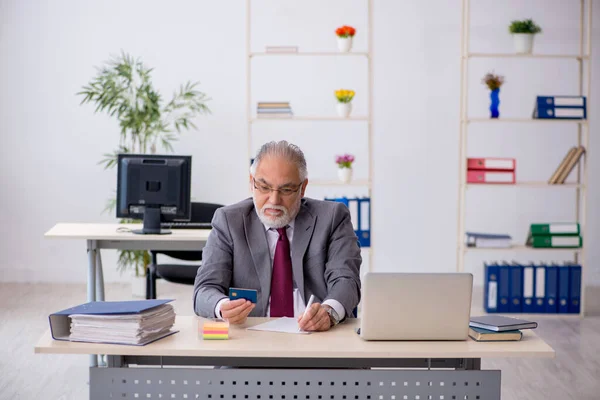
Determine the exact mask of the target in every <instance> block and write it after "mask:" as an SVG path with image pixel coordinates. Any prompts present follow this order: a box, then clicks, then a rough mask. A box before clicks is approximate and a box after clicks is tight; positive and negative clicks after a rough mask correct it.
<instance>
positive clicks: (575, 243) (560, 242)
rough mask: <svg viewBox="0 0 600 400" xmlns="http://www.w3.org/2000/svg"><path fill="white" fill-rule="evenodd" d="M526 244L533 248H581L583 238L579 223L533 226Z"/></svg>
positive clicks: (530, 228)
mask: <svg viewBox="0 0 600 400" xmlns="http://www.w3.org/2000/svg"><path fill="white" fill-rule="evenodd" d="M525 244H526V245H527V246H529V247H533V248H579V247H581V246H582V245H583V238H582V237H581V228H580V225H579V223H577V222H573V223H565V222H558V223H557V222H555V223H549V224H548V223H544V224H531V225H530V227H529V232H528V234H527V241H526V243H525Z"/></svg>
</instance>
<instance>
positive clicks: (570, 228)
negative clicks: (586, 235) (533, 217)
mask: <svg viewBox="0 0 600 400" xmlns="http://www.w3.org/2000/svg"><path fill="white" fill-rule="evenodd" d="M530 233H531V235H533V236H536V235H542V236H547V235H557V236H561V235H580V234H581V226H580V225H579V223H578V222H554V223H549V224H539V223H537V224H531V225H530Z"/></svg>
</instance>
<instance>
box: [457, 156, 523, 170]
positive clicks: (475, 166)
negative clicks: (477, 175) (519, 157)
mask: <svg viewBox="0 0 600 400" xmlns="http://www.w3.org/2000/svg"><path fill="white" fill-rule="evenodd" d="M516 164H517V162H516V160H515V159H514V158H497V157H488V158H467V169H468V170H485V171H514V170H515V169H516V167H517V165H516Z"/></svg>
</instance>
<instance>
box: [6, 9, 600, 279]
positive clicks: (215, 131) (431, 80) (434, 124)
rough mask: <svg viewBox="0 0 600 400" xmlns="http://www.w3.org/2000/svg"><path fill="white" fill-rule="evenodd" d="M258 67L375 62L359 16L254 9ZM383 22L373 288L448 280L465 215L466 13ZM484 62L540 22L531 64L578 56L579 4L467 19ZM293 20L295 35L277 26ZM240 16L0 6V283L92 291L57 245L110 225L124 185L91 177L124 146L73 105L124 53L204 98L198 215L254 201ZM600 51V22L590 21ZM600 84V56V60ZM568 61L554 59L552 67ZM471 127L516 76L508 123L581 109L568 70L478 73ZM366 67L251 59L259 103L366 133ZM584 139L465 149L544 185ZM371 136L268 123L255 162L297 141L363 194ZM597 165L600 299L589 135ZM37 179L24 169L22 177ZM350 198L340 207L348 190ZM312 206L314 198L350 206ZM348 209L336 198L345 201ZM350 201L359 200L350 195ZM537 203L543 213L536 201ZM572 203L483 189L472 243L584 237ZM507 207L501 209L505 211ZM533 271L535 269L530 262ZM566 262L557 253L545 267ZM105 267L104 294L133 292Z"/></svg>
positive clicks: (532, 132) (592, 245)
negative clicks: (486, 236)
mask: <svg viewBox="0 0 600 400" xmlns="http://www.w3.org/2000/svg"><path fill="white" fill-rule="evenodd" d="M252 3H253V11H252V18H253V22H254V25H253V26H254V28H255V29H254V30H253V32H252V34H253V40H252V47H253V49H254V50H255V51H260V49H261V48H262V47H263V46H264V45H266V44H273V45H275V44H297V45H299V46H300V48H301V49H305V50H315V51H335V38H334V36H333V30H334V29H335V27H337V26H339V25H342V24H350V25H353V26H355V27H356V28H357V30H358V35H357V37H356V42H355V50H357V51H360V50H364V49H366V46H367V41H366V29H367V18H366V14H365V10H366V8H365V1H363V0H352V1H341V0H336V1H328V2H327V3H324V2H322V1H316V0H312V1H303V2H292V1H287V2H281V1H275V0H269V1H267V0H260V1H259V0H253V1H252ZM374 3H375V7H374V12H375V17H374V22H375V24H374V35H375V39H374V83H375V86H374V120H375V123H374V189H373V212H374V215H373V229H374V231H373V243H374V250H375V252H374V265H373V268H374V270H376V271H417V270H423V271H453V270H454V269H455V263H456V224H457V219H456V212H457V205H458V201H457V200H458V191H457V190H458V189H457V180H458V164H457V163H458V127H459V105H458V102H459V75H460V74H459V72H460V59H459V45H460V29H459V27H460V2H447V1H443V0H433V1H428V2H418V1H413V2H407V1H402V2H399V1H391V0H389V1H383V0H376V1H375V2H374ZM473 3H476V4H473V5H472V13H473V14H472V19H471V21H472V34H473V41H472V43H471V46H472V49H473V51H496V52H507V51H511V41H510V40H511V39H510V36H509V35H508V34H507V28H506V27H507V25H508V23H509V21H510V20H512V19H516V18H526V17H532V18H534V19H535V20H536V21H538V22H539V23H540V24H541V25H542V27H543V29H544V33H543V34H542V35H540V36H538V37H537V38H536V51H539V52H556V51H560V52H561V53H574V52H576V51H577V24H578V22H579V19H578V14H577V9H576V8H575V7H577V6H578V4H579V2H576V1H559V0H553V1H543V0H536V1H530V2H527V3H524V2H519V1H516V0H515V1H512V2H511V3H510V4H508V5H507V6H506V7H501V6H500V5H499V4H498V3H497V2H492V1H490V0H486V1H477V2H473ZM283 18H285V20H284V19H283ZM245 21H246V14H245V1H241V0H237V1H229V2H215V1H199V0H197V1H171V2H168V3H167V2H161V1H128V2H121V1H87V2H79V1H75V0H72V1H55V2H52V3H51V5H49V4H48V3H46V2H42V1H38V2H34V1H28V2H20V1H16V0H8V1H7V0H4V1H3V2H0V88H1V89H2V90H0V134H1V135H2V137H1V140H2V145H1V146H0V163H1V164H0V165H1V167H0V171H1V172H0V174H1V175H0V176H1V180H0V183H1V187H2V192H1V195H0V206H1V208H0V209H2V211H3V212H2V213H1V214H0V226H1V229H2V231H1V232H2V240H1V241H0V254H1V255H2V257H1V258H0V281H76V282H84V281H85V279H86V270H85V265H86V255H85V251H84V243H82V242H81V243H80V242H72V241H59V240H47V239H44V238H43V233H44V232H45V231H46V230H48V229H49V228H50V227H51V226H52V225H53V224H54V223H56V222H59V221H90V222H91V221H113V220H114V218H113V217H112V216H108V215H104V214H101V211H102V209H103V207H104V203H105V200H106V199H107V198H108V197H109V196H110V195H111V193H112V191H113V190H114V187H115V176H114V171H103V170H102V168H101V167H100V166H98V165H97V164H96V162H97V161H98V160H99V159H100V158H101V157H102V154H103V153H104V152H109V151H111V150H112V149H113V148H114V146H115V144H116V143H117V140H118V128H117V126H116V124H115V122H114V121H113V120H111V119H110V118H108V117H107V116H105V115H101V114H94V113H93V107H92V106H91V105H86V106H79V100H80V99H79V98H77V97H76V96H75V93H76V92H77V91H78V90H80V88H81V87H82V86H83V85H84V84H86V83H87V82H88V81H89V80H90V79H91V77H92V76H93V74H94V72H95V70H94V66H98V65H100V64H101V63H102V62H103V61H105V60H106V59H107V58H108V56H109V55H110V54H114V53H118V52H119V51H120V50H121V49H123V50H124V51H127V52H129V53H131V54H133V55H136V56H138V57H141V58H142V59H143V61H144V62H145V63H147V64H148V65H149V66H152V67H154V72H153V77H154V81H155V83H156V85H157V87H158V88H159V89H160V90H161V91H162V92H163V94H164V95H165V96H167V97H168V96H170V94H171V93H172V92H173V90H174V89H175V88H176V87H178V85H179V84H180V83H183V82H184V81H187V80H192V81H196V80H199V81H201V90H203V91H205V92H206V93H207V94H208V95H209V96H210V97H211V98H212V100H211V102H210V108H211V110H212V115H210V116H205V117H200V118H198V119H197V121H196V124H197V126H198V132H188V133H185V134H184V135H183V137H182V138H181V140H180V141H179V142H178V143H177V144H176V146H175V147H176V151H177V152H179V153H186V154H192V155H193V156H194V160H193V165H194V166H193V193H192V195H193V196H194V197H195V198H196V199H198V200H204V201H215V202H221V203H232V202H235V201H237V200H239V199H241V198H243V197H245V196H246V195H247V193H248V192H247V185H246V180H247V166H248V159H247V145H248V143H247V131H246V124H245V117H246V116H245V96H246V85H245V82H246V69H245V43H246V38H245ZM593 26H595V28H594V36H596V37H600V34H599V30H600V29H599V27H600V5H598V4H597V2H596V5H595V9H594V22H593ZM593 45H594V48H593V53H595V54H594V57H593V60H592V63H593V65H595V66H596V67H595V71H594V72H596V71H598V67H597V66H598V65H600V59H599V57H598V54H600V40H598V41H596V42H595V43H594V44H593ZM555 49H556V50H555ZM470 68H471V74H470V80H469V85H470V92H469V94H470V100H471V101H470V104H469V113H470V114H471V115H472V116H474V117H486V116H487V107H488V102H489V100H488V97H487V96H488V92H487V89H486V88H485V87H484V86H483V85H481V83H480V79H481V77H482V76H483V75H484V74H485V72H487V71H488V70H492V69H494V70H495V71H496V72H497V73H501V74H503V75H505V76H506V79H507V83H506V84H505V86H503V88H502V91H501V105H500V111H501V115H502V116H506V117H511V116H512V117H527V116H529V115H530V112H531V108H532V105H533V99H534V97H535V95H536V94H563V93H564V94H575V93H576V92H575V91H576V88H577V86H576V85H577V82H576V80H575V72H576V68H575V62H574V61H572V60H564V61H549V60H511V59H507V60H474V61H471V64H470ZM365 72H366V62H365V61H364V60H360V59H353V58H352V59H346V58H334V59H314V58H299V59H296V58H289V59H286V58H281V59H271V58H269V59H266V58H262V59H257V60H255V61H254V64H253V74H252V89H253V101H259V100H264V99H271V98H273V99H278V100H279V99H281V100H289V101H291V102H292V106H293V108H294V110H295V111H296V113H297V114H298V115H306V114H310V115H313V114H318V115H327V114H328V113H332V112H333V106H334V103H333V97H332V96H333V95H332V92H333V90H334V89H336V88H338V87H352V88H354V89H356V91H357V97H356V104H355V107H356V108H355V111H354V112H355V115H364V113H366V110H367V107H368V103H367V101H366V90H367V83H368V82H367V81H366V79H365ZM598 82H600V80H598V79H597V77H596V75H594V77H593V92H592V96H591V99H590V100H591V102H590V109H589V113H590V120H591V123H590V126H591V130H592V132H593V131H594V129H595V127H596V126H597V122H596V121H597V117H596V115H598V113H599V112H600V107H599V106H598V104H600V102H596V101H595V99H597V98H600V90H599V88H600V84H599V83H598ZM574 126H575V125H573V127H571V126H568V125H567V126H563V125H561V126H560V127H557V126H549V125H533V124H532V125H508V124H506V125H504V124H502V125H495V126H489V125H478V126H473V127H472V128H471V130H470V133H469V155H471V156H508V157H516V158H517V165H518V177H519V178H520V179H523V180H541V181H543V180H546V179H547V178H548V177H549V176H550V174H551V173H552V171H553V170H554V168H555V166H556V165H557V164H558V163H559V162H560V160H561V159H562V156H563V154H564V153H565V152H566V149H567V148H568V147H567V146H569V145H571V144H573V143H574V142H575V140H576V135H575V127H574ZM364 127H365V125H364V123H347V122H344V123H331V122H328V123H318V124H317V123H303V124H288V123H285V122H280V123H277V124H267V123H261V124H257V125H256V126H255V127H254V128H253V137H254V139H253V141H252V143H251V146H252V148H253V149H255V148H256V147H258V146H259V145H260V144H261V143H262V142H263V141H265V140H268V139H271V138H282V137H283V138H289V139H291V140H293V141H295V142H297V143H298V144H300V145H301V146H302V147H303V149H304V150H305V151H306V153H307V157H308V161H309V174H310V176H311V178H312V179H332V178H335V169H334V168H335V166H334V164H333V162H332V159H333V156H334V155H335V154H337V153H341V152H346V151H350V152H354V153H355V154H357V156H358V158H357V162H356V169H357V170H356V174H357V177H359V178H360V177H366V176H367V173H368V170H367V168H366V166H367V165H368V160H367V159H366V152H365V150H364V147H365V146H364V144H365V143H366V138H365V136H364V132H365V129H364ZM590 146H591V147H590V148H589V149H588V152H589V153H590V155H591V156H592V157H591V158H590V160H589V162H588V167H589V168H590V174H589V178H590V185H589V200H588V206H589V207H588V214H587V221H588V230H587V236H586V237H585V244H586V245H587V248H588V252H587V260H588V262H587V265H586V267H587V271H586V275H587V279H588V282H589V283H590V284H592V283H593V284H596V285H598V284H600V266H599V264H598V262H597V261H596V260H597V259H598V256H600V250H598V246H597V243H598V240H599V238H600V224H599V223H598V222H597V221H598V220H599V214H598V211H597V208H595V207H594V205H595V204H598V200H599V193H600V189H599V188H598V186H599V185H598V182H599V180H600V174H599V173H598V170H599V167H600V164H599V161H598V159H597V158H595V157H594V155H595V154H597V153H600V152H596V151H595V150H596V149H600V144H599V142H598V141H596V140H595V139H594V137H593V134H592V139H591V141H590ZM23 161H25V163H23ZM337 192H338V193H339V189H337ZM338 193H336V191H335V190H333V189H332V190H331V191H328V190H325V189H315V188H311V190H310V191H309V194H312V195H314V196H322V195H324V194H338ZM340 194H341V193H340ZM349 194H353V193H349ZM533 195H540V196H542V200H541V201H540V200H539V199H538V200H534V199H533ZM573 198H574V193H573V192H571V191H568V190H564V189H562V190H561V189H537V190H531V189H513V188H498V189H483V188H482V189H474V190H470V193H469V196H468V198H467V201H468V204H469V207H470V208H471V210H470V212H469V214H468V219H467V228H468V229H472V230H479V229H481V230H492V231H508V232H510V233H511V234H513V236H514V237H515V239H517V240H518V241H522V240H524V239H525V233H526V232H525V231H526V228H527V225H528V224H529V223H530V222H533V221H536V220H539V221H545V220H555V221H558V220H569V219H572V218H573V216H574V214H573V211H572V210H573V208H572V203H573V202H572V200H573ZM500 207H505V209H504V210H502V211H500ZM536 254H537V253H536ZM533 256H535V254H531V253H525V254H520V255H519V254H507V253H497V254H494V253H488V254H485V255H482V256H479V255H477V256H474V255H468V257H467V268H466V269H467V271H470V272H474V273H475V283H476V284H480V282H481V275H480V271H481V263H482V261H484V260H486V259H499V258H500V257H502V258H506V259H513V258H519V259H523V260H531V259H532V257H533ZM543 257H544V258H547V259H554V258H552V257H554V253H550V254H544V255H543ZM114 263H115V256H114V252H105V254H104V265H105V268H104V269H105V277H106V280H107V281H117V280H124V279H125V277H122V276H120V275H119V274H118V273H117V272H116V271H115V268H114Z"/></svg>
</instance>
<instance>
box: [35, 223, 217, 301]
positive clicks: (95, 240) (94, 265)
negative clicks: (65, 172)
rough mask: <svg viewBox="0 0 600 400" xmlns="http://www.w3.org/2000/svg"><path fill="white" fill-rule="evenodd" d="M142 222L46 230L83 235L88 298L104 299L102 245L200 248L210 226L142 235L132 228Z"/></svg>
mask: <svg viewBox="0 0 600 400" xmlns="http://www.w3.org/2000/svg"><path fill="white" fill-rule="evenodd" d="M141 228H142V225H141V224H86V223H73V224H71V223H59V224H56V225H55V226H54V227H52V228H51V229H50V230H49V231H48V232H46V233H45V234H44V237H46V238H50V239H80V240H85V241H86V242H87V252H88V277H87V291H88V294H87V300H88V301H96V300H99V301H103V300H104V279H103V274H102V258H101V256H100V249H119V250H182V251H186V250H190V251H193V250H201V249H202V248H203V247H204V245H205V244H206V241H207V240H208V235H209V233H210V229H173V230H172V233H171V234H170V235H139V234H135V233H131V232H130V231H131V230H132V229H141Z"/></svg>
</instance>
